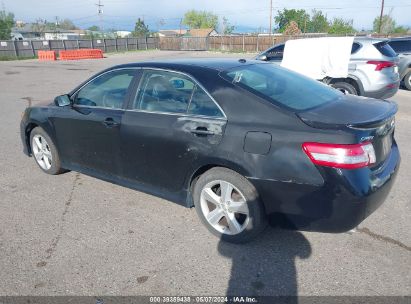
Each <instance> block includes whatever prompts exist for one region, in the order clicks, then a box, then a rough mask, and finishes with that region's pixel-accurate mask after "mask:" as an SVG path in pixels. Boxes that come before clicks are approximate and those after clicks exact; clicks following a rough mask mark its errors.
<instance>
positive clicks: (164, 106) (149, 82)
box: [132, 70, 194, 113]
mask: <svg viewBox="0 0 411 304" xmlns="http://www.w3.org/2000/svg"><path fill="white" fill-rule="evenodd" d="M193 89H194V82H193V81H192V80H190V79H189V78H188V77H186V76H184V75H181V74H179V73H173V72H168V71H157V70H147V71H144V74H143V77H142V79H141V81H140V87H139V90H138V93H137V96H136V99H135V101H134V103H133V105H132V108H133V109H140V110H146V111H152V112H167V113H185V112H186V111H187V107H188V104H189V102H190V99H191V95H192V93H193Z"/></svg>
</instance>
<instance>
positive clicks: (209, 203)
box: [200, 180, 250, 235]
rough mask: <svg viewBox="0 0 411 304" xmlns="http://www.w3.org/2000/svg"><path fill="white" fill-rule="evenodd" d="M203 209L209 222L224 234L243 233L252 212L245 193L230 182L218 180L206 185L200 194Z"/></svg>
mask: <svg viewBox="0 0 411 304" xmlns="http://www.w3.org/2000/svg"><path fill="white" fill-rule="evenodd" d="M200 204H201V211H202V213H203V215H204V217H205V219H206V220H207V222H208V223H209V224H210V225H211V226H212V227H213V228H214V229H216V230H217V231H219V232H220V233H223V234H228V235H235V234H239V233H241V232H242V231H243V230H244V229H245V228H246V227H247V225H248V222H249V219H250V214H249V210H248V205H247V201H246V199H245V197H244V195H243V194H242V193H241V192H240V190H238V189H237V188H236V187H235V186H234V185H232V184H231V183H229V182H226V181H222V180H216V181H212V182H210V183H208V184H207V185H205V186H204V188H203V189H202V191H201V196H200Z"/></svg>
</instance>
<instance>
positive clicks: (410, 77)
mask: <svg viewBox="0 0 411 304" xmlns="http://www.w3.org/2000/svg"><path fill="white" fill-rule="evenodd" d="M404 85H405V87H406V88H407V90H410V91H411V72H408V73H407V75H405V76H404Z"/></svg>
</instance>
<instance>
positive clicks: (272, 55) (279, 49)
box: [267, 44, 284, 60]
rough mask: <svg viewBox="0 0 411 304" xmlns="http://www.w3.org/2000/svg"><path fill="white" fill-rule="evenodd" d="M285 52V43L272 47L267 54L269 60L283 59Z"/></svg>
mask: <svg viewBox="0 0 411 304" xmlns="http://www.w3.org/2000/svg"><path fill="white" fill-rule="evenodd" d="M283 54H284V44H281V45H279V46H276V47H274V48H272V49H271V50H270V51H269V52H268V55H267V58H268V60H282V59H283Z"/></svg>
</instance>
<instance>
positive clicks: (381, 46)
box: [374, 42, 397, 57]
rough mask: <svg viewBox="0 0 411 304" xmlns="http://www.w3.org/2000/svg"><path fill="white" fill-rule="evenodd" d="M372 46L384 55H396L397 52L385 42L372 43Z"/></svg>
mask: <svg viewBox="0 0 411 304" xmlns="http://www.w3.org/2000/svg"><path fill="white" fill-rule="evenodd" d="M374 46H375V47H376V48H377V50H378V51H380V53H381V54H383V55H384V56H387V57H395V56H397V53H396V52H395V51H394V50H393V49H392V48H391V47H390V45H389V44H388V43H387V42H379V43H376V44H374Z"/></svg>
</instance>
